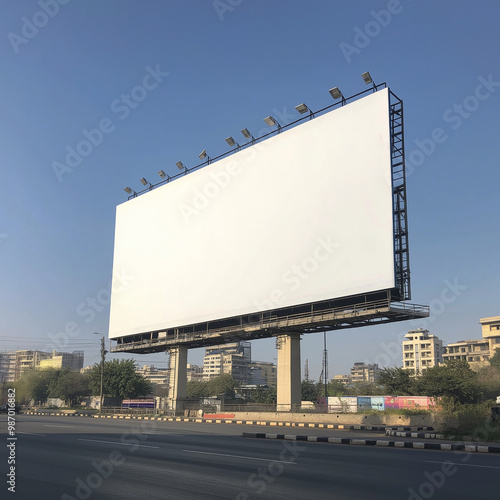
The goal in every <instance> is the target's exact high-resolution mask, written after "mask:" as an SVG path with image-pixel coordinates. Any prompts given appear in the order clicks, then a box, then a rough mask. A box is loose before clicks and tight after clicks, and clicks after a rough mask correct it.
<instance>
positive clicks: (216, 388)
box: [206, 373, 239, 398]
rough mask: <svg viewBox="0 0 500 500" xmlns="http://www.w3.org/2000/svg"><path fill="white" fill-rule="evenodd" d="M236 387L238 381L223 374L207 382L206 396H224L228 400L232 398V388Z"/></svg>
mask: <svg viewBox="0 0 500 500" xmlns="http://www.w3.org/2000/svg"><path fill="white" fill-rule="evenodd" d="M238 385H239V383H238V381H236V380H235V379H234V378H233V377H232V375H230V374H229V373H224V374H222V375H219V376H218V377H214V378H212V379H210V380H209V381H208V383H207V387H206V391H207V392H206V394H207V396H208V397H212V396H220V395H224V396H226V397H228V398H234V388H235V387H238Z"/></svg>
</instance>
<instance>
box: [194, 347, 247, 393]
mask: <svg viewBox="0 0 500 500" xmlns="http://www.w3.org/2000/svg"><path fill="white" fill-rule="evenodd" d="M250 362H251V344H250V342H232V343H227V344H222V345H217V346H211V347H207V348H205V356H204V358H203V380H210V379H211V378H214V377H217V376H219V375H222V374H225V373H229V374H231V375H232V376H233V378H234V379H235V380H237V381H238V382H240V383H241V384H248V383H249V382H250V366H249V365H250Z"/></svg>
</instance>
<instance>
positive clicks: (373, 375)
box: [350, 363, 380, 383]
mask: <svg viewBox="0 0 500 500" xmlns="http://www.w3.org/2000/svg"><path fill="white" fill-rule="evenodd" d="M379 372H380V368H379V366H378V364H377V363H374V364H366V363H354V366H353V367H352V368H351V376H350V381H351V382H352V383H354V382H376V381H377V379H378V374H379Z"/></svg>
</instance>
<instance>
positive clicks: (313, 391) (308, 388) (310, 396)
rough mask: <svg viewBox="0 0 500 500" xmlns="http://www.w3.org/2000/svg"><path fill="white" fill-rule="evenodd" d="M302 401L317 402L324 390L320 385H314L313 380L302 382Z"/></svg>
mask: <svg viewBox="0 0 500 500" xmlns="http://www.w3.org/2000/svg"><path fill="white" fill-rule="evenodd" d="M301 389H302V390H301V395H302V401H311V402H313V403H317V402H318V398H320V397H322V396H324V395H325V389H324V386H323V384H322V383H316V382H314V380H303V381H302V387H301Z"/></svg>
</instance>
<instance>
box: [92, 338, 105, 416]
mask: <svg viewBox="0 0 500 500" xmlns="http://www.w3.org/2000/svg"><path fill="white" fill-rule="evenodd" d="M94 334H96V335H102V333H99V332H94ZM107 352H108V351H106V348H105V345H104V335H102V337H101V393H100V398H99V415H100V414H101V413H102V403H103V392H102V390H103V384H104V360H105V358H106V353H107Z"/></svg>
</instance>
